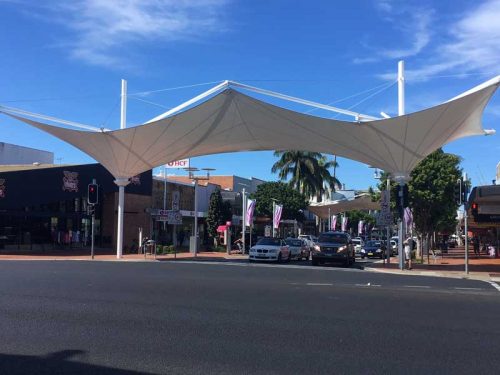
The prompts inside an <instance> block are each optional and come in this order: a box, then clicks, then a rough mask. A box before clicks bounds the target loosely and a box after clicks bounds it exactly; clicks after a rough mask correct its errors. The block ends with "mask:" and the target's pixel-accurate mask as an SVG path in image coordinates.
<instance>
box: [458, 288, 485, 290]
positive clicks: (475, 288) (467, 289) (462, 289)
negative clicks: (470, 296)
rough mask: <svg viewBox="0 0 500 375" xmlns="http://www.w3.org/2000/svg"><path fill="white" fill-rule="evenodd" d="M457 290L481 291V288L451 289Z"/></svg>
mask: <svg viewBox="0 0 500 375" xmlns="http://www.w3.org/2000/svg"><path fill="white" fill-rule="evenodd" d="M453 289H458V290H483V289H482V288H453Z"/></svg>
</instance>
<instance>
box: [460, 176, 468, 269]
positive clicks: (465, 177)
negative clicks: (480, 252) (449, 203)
mask: <svg viewBox="0 0 500 375" xmlns="http://www.w3.org/2000/svg"><path fill="white" fill-rule="evenodd" d="M460 186H461V187H463V188H464V189H467V186H468V185H467V173H466V172H464V176H463V184H460ZM466 191H467V190H466ZM460 196H461V197H462V194H460ZM463 197H464V230H465V273H466V274H467V275H468V274H469V233H468V232H469V228H468V215H467V208H468V202H467V194H465V193H464V194H463Z"/></svg>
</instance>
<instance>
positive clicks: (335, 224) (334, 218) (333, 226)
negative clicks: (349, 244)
mask: <svg viewBox="0 0 500 375" xmlns="http://www.w3.org/2000/svg"><path fill="white" fill-rule="evenodd" d="M330 229H331V230H335V229H337V215H333V216H332V227H331V228H330Z"/></svg>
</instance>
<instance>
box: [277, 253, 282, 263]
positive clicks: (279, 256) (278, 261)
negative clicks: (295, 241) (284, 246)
mask: <svg viewBox="0 0 500 375" xmlns="http://www.w3.org/2000/svg"><path fill="white" fill-rule="evenodd" d="M276 262H277V263H281V252H280V253H279V254H278V259H277V260H276Z"/></svg>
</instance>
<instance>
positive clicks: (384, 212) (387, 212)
mask: <svg viewBox="0 0 500 375" xmlns="http://www.w3.org/2000/svg"><path fill="white" fill-rule="evenodd" d="M393 222H394V219H393V217H392V213H391V192H390V191H387V190H383V191H382V192H381V194H380V213H379V214H378V217H377V225H392V223H393Z"/></svg>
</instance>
